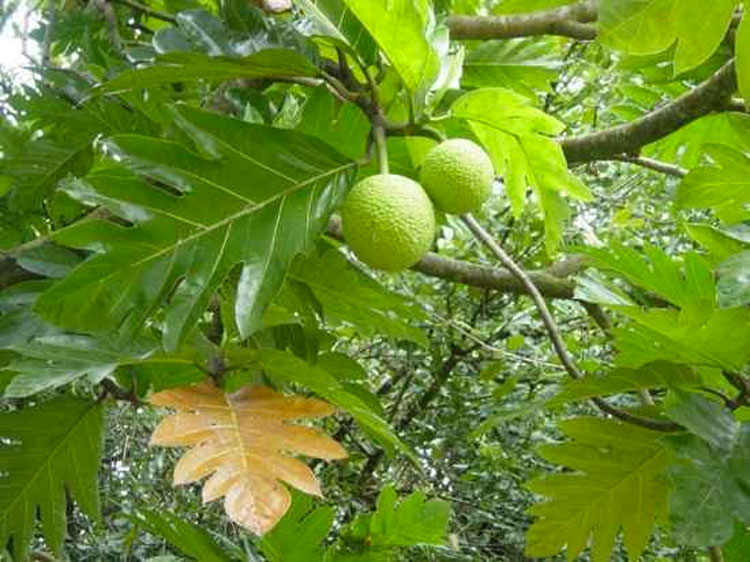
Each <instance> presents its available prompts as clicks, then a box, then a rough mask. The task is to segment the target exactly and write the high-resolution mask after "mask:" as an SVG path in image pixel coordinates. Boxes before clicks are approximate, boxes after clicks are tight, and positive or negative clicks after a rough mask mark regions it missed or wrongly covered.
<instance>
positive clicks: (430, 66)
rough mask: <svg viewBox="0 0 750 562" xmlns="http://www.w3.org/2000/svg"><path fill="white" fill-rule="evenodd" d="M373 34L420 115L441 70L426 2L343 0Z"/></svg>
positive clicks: (414, 0)
mask: <svg viewBox="0 0 750 562" xmlns="http://www.w3.org/2000/svg"><path fill="white" fill-rule="evenodd" d="M342 2H343V3H344V4H346V6H347V7H348V8H349V10H350V11H351V12H352V13H353V14H354V15H355V16H356V18H357V19H358V20H359V21H360V22H361V23H362V25H363V26H364V27H365V29H367V31H369V32H370V35H372V37H373V38H374V39H375V41H376V42H377V44H378V46H379V47H380V49H381V50H382V51H383V52H384V53H385V55H386V57H388V60H390V61H391V64H392V65H393V67H394V68H395V69H396V72H398V74H399V76H401V79H402V80H403V82H404V84H405V85H406V88H407V89H408V90H409V92H410V93H411V94H412V98H413V100H414V104H415V106H416V110H417V112H419V111H421V108H422V107H423V104H424V97H425V94H426V93H427V90H428V89H429V87H430V86H431V85H432V82H433V81H434V80H435V78H436V77H437V74H438V72H439V70H440V60H439V59H438V56H437V52H436V51H435V48H434V47H433V45H432V44H431V43H430V36H431V34H432V29H431V26H432V25H434V24H433V22H432V21H431V20H432V18H433V15H432V13H431V10H430V7H429V3H428V2H427V1H426V0H342Z"/></svg>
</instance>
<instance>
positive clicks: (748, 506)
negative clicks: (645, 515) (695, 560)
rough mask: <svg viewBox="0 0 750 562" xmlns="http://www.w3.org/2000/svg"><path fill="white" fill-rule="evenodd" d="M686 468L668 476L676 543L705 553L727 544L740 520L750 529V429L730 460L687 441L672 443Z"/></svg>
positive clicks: (679, 466)
mask: <svg viewBox="0 0 750 562" xmlns="http://www.w3.org/2000/svg"><path fill="white" fill-rule="evenodd" d="M673 444H674V448H675V450H676V452H677V455H678V456H679V457H680V458H681V460H682V461H683V462H680V463H677V464H675V465H673V466H672V467H670V469H669V471H668V475H669V479H670V481H671V484H672V488H673V491H672V494H671V496H670V516H671V517H670V518H671V522H672V532H673V535H674V538H675V540H677V541H678V542H679V543H680V544H684V545H686V546H692V547H695V548H703V547H707V546H713V545H721V544H724V543H725V542H727V541H728V540H729V539H730V538H731V536H732V534H733V532H734V525H735V518H737V519H739V520H740V521H742V522H743V523H744V524H745V525H748V524H750V493H748V490H750V486H749V485H750V476H749V475H750V424H743V426H742V430H741V434H740V438H739V439H738V441H737V444H736V445H735V448H734V450H733V451H732V452H731V454H727V453H725V452H723V451H717V450H715V449H712V448H711V447H710V446H709V445H708V444H707V443H706V442H705V441H703V440H701V439H699V438H697V437H693V436H689V437H688V436H684V437H680V438H676V439H674V441H673Z"/></svg>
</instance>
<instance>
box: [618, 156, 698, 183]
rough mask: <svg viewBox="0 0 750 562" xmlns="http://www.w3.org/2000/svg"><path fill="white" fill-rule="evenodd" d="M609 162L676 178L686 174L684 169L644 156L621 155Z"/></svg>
mask: <svg viewBox="0 0 750 562" xmlns="http://www.w3.org/2000/svg"><path fill="white" fill-rule="evenodd" d="M610 160H616V161H618V162H628V163H629V164H635V165H636V166H641V167H643V168H648V169H649V170H654V171H655V172H660V173H662V174H666V175H668V176H674V177H676V178H684V177H685V176H686V175H687V174H688V171H687V170H685V169H684V168H680V167H679V166H675V165H674V164H669V163H668V162H660V161H659V160H654V159H653V158H648V157H646V156H629V155H627V154H621V155H619V156H612V158H610Z"/></svg>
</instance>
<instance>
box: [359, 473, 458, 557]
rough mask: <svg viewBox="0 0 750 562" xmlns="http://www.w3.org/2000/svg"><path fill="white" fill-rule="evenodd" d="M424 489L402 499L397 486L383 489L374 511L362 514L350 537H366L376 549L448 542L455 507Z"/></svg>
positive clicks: (376, 550)
mask: <svg viewBox="0 0 750 562" xmlns="http://www.w3.org/2000/svg"><path fill="white" fill-rule="evenodd" d="M425 498H426V495H425V493H424V492H422V491H417V492H414V493H413V494H411V495H409V496H407V497H406V498H404V499H403V500H401V501H400V502H399V501H398V495H397V494H396V490H395V489H394V488H393V486H386V487H385V488H383V489H382V490H381V492H380V495H379V496H378V501H377V508H376V510H375V512H374V513H372V514H367V515H359V516H358V517H357V518H356V519H355V520H354V521H353V522H352V524H351V526H350V530H349V533H348V534H347V540H348V541H353V542H357V541H362V542H365V544H366V545H367V546H366V548H367V550H371V551H373V552H375V553H377V552H379V551H383V550H388V549H392V548H398V547H408V546H416V545H420V544H425V545H437V546H440V545H444V544H445V541H446V534H447V529H448V521H449V520H450V515H451V508H450V504H449V503H448V502H445V501H442V500H426V499H425Z"/></svg>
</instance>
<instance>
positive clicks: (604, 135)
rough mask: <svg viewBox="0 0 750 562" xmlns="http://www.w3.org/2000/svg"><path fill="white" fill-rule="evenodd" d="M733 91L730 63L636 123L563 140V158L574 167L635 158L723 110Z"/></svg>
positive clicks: (733, 75)
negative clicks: (596, 162) (649, 145)
mask: <svg viewBox="0 0 750 562" xmlns="http://www.w3.org/2000/svg"><path fill="white" fill-rule="evenodd" d="M736 89H737V77H736V74H735V69H734V61H733V60H732V61H729V62H728V63H726V64H725V65H724V66H723V67H721V68H720V69H719V70H718V71H717V72H716V73H715V74H714V75H713V76H711V78H709V79H708V80H706V81H705V82H703V83H702V84H700V85H698V86H696V87H695V88H693V89H692V90H690V91H689V92H687V93H685V94H683V95H682V96H680V97H679V98H677V99H676V100H674V101H673V102H671V103H669V104H668V105H665V106H664V107H661V108H659V109H657V110H655V111H652V112H651V113H648V114H646V115H644V116H643V117H641V118H639V119H636V120H634V121H631V122H630V123H627V124H625V125H620V126H617V127H612V128H611V129H605V130H603V131H597V132H595V133H590V134H586V135H582V136H580V137H572V138H567V139H562V141H561V144H562V147H563V150H564V151H565V156H566V157H567V159H568V162H569V163H575V162H590V161H592V160H607V159H610V158H613V157H615V156H619V155H622V154H637V153H638V152H639V150H640V149H641V147H643V146H646V145H647V144H650V143H652V142H654V141H657V140H659V139H661V138H663V137H665V136H667V135H668V134H670V133H672V132H674V131H676V130H677V129H679V128H681V127H682V126H684V125H686V124H688V123H690V122H691V121H694V120H696V119H698V118H700V117H703V116H704V115H708V114H709V113H711V112H713V111H715V110H721V109H723V108H725V107H726V105H727V103H728V102H729V100H730V99H731V96H732V94H733V93H734V91H735V90H736Z"/></svg>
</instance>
